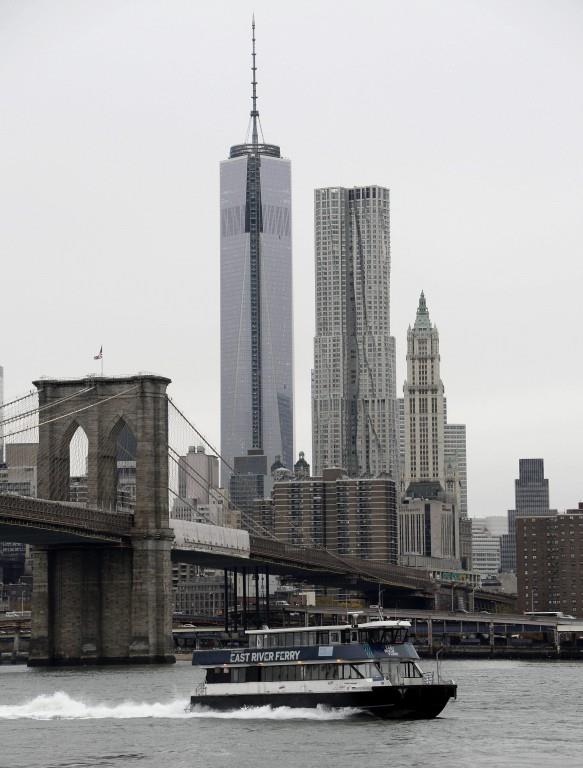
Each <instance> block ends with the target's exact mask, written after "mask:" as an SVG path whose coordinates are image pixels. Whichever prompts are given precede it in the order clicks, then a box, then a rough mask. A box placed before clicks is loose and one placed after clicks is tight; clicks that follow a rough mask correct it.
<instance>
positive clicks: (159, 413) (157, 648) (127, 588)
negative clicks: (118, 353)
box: [29, 375, 175, 666]
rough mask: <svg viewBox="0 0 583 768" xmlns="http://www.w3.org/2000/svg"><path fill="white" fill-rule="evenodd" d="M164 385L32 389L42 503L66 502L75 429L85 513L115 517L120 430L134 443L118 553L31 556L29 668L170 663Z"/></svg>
mask: <svg viewBox="0 0 583 768" xmlns="http://www.w3.org/2000/svg"><path fill="white" fill-rule="evenodd" d="M168 383H169V380H168V379H165V378H162V377H160V376H153V375H138V376H132V377H128V378H120V379H107V378H95V379H87V380H67V381H60V380H59V381H55V380H41V381H38V382H35V385H36V387H37V388H38V390H39V404H40V406H41V407H43V406H48V405H50V406H51V420H50V421H47V422H46V423H45V424H42V425H41V427H40V429H39V464H38V491H39V497H41V498H44V499H47V500H54V501H69V442H70V440H71V437H72V436H73V434H74V433H75V430H76V429H77V427H78V426H81V427H83V429H84V431H85V433H86V435H87V440H88V482H87V485H88V507H90V508H92V509H102V508H103V507H105V508H106V509H108V508H111V509H112V510H113V511H115V507H116V498H117V463H116V462H117V451H118V447H117V440H118V436H119V434H120V432H121V430H122V429H124V428H125V429H129V430H130V431H131V432H132V433H133V436H134V438H135V446H136V448H135V457H133V460H135V467H136V498H135V508H134V513H133V519H132V523H133V527H131V529H129V530H128V531H127V533H126V535H125V537H123V538H122V539H120V542H121V543H120V544H114V543H112V544H108V543H106V542H104V543H103V544H92V545H84V544H62V545H53V546H47V547H44V546H43V547H41V548H36V549H35V550H34V552H33V598H32V603H33V604H32V626H31V643H30V657H29V664H30V665H31V666H52V665H75V664H116V663H124V664H125V663H169V662H173V661H174V660H175V659H174V654H173V643H172V594H171V591H172V572H171V568H172V566H171V560H170V551H171V544H172V540H173V537H174V534H173V531H172V529H171V528H170V527H169V516H168V401H167V398H166V387H167V385H168ZM73 398H74V400H73ZM72 402H74V407H72V406H71V403H72Z"/></svg>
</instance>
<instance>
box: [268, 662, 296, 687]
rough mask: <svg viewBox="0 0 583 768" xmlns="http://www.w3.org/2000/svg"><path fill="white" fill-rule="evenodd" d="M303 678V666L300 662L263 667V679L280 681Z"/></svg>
mask: <svg viewBox="0 0 583 768" xmlns="http://www.w3.org/2000/svg"><path fill="white" fill-rule="evenodd" d="M301 679H302V667H301V666H300V665H299V664H290V665H279V666H268V667H261V681H262V682H265V683H279V682H286V681H294V680H301Z"/></svg>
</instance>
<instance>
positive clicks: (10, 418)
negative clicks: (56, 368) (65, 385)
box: [0, 386, 95, 427]
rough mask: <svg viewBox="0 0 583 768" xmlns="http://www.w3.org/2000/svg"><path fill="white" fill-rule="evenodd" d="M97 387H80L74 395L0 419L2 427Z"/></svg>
mask: <svg viewBox="0 0 583 768" xmlns="http://www.w3.org/2000/svg"><path fill="white" fill-rule="evenodd" d="M93 389H95V387H94V386H93V387H85V388H84V389H80V390H79V391H78V392H74V393H73V394H72V395H67V397H61V398H59V399H58V400H54V401H53V402H51V403H47V404H46V405H41V406H37V407H36V408H33V409H32V410H30V411H23V412H22V413H19V414H17V415H16V416H10V417H9V418H7V419H4V421H0V427H3V426H5V425H6V424H10V423H11V422H13V421H20V420H21V419H25V418H26V417H27V416H32V415H33V414H35V413H40V412H41V411H46V410H47V408H54V407H55V406H56V405H61V403H65V402H67V400H72V399H73V398H74V397H77V396H78V395H83V394H85V393H86V392H91V390H93ZM32 394H33V395H34V394H36V393H35V392H33V393H32Z"/></svg>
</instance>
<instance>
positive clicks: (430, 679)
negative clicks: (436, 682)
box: [423, 672, 433, 685]
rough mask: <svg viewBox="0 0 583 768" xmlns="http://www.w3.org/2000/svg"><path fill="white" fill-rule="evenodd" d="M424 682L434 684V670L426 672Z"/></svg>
mask: <svg viewBox="0 0 583 768" xmlns="http://www.w3.org/2000/svg"><path fill="white" fill-rule="evenodd" d="M423 682H424V683H426V685H433V672H424V673H423Z"/></svg>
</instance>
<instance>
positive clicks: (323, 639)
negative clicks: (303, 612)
mask: <svg viewBox="0 0 583 768" xmlns="http://www.w3.org/2000/svg"><path fill="white" fill-rule="evenodd" d="M328 635H329V633H328V632H316V645H328Z"/></svg>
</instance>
